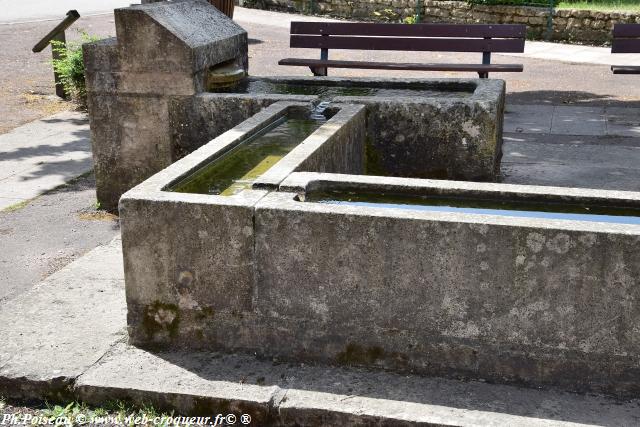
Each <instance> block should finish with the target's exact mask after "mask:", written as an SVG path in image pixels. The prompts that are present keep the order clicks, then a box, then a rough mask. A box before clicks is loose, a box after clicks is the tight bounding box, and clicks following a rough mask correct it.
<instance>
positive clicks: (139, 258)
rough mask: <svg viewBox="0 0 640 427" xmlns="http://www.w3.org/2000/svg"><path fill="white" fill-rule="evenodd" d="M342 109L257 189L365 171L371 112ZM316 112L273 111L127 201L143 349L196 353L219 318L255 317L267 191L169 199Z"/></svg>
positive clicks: (128, 255) (131, 318)
mask: <svg viewBox="0 0 640 427" xmlns="http://www.w3.org/2000/svg"><path fill="white" fill-rule="evenodd" d="M336 108H341V109H340V111H338V112H337V113H336V114H335V115H334V116H333V117H332V118H331V119H329V120H328V121H327V122H326V123H324V124H323V125H322V126H321V127H320V128H319V129H317V131H316V132H315V133H314V134H312V135H311V136H310V137H309V138H307V139H306V140H305V141H304V142H302V143H301V145H299V146H298V147H297V148H295V149H294V150H292V151H291V152H290V153H289V154H288V155H287V156H285V157H284V158H283V159H282V160H281V161H280V162H278V164H277V165H275V166H274V167H273V168H272V169H271V170H270V171H269V172H271V171H272V170H275V172H276V173H274V174H272V175H269V172H267V174H265V175H269V176H267V177H266V178H265V181H264V182H262V181H261V179H260V178H259V179H258V181H260V182H261V185H257V187H260V186H270V187H277V185H278V184H279V183H280V181H281V180H283V179H284V178H286V176H287V175H288V174H290V173H291V172H292V171H293V170H295V169H297V168H300V169H304V168H307V167H318V168H320V169H321V170H327V169H329V170H332V171H336V172H341V171H345V168H358V169H362V165H363V157H364V144H363V140H364V108H363V107H362V106H357V105H344V106H342V107H341V106H336ZM310 109H311V104H307V103H292V102H279V103H274V104H271V105H270V106H268V107H266V108H265V109H263V110H262V111H261V112H260V113H258V114H256V115H254V116H252V117H251V118H250V119H248V120H246V121H244V122H243V123H241V124H240V125H238V126H236V127H234V128H233V129H230V130H229V131H227V132H225V133H224V134H223V135H221V136H219V137H218V138H216V139H214V140H213V141H211V142H210V143H208V144H206V145H205V146H203V147H201V148H200V149H198V150H196V151H195V152H193V153H192V154H190V155H189V156H187V157H185V158H183V159H181V160H180V161H178V162H176V163H174V164H172V165H171V166H170V167H168V168H167V169H165V170H163V171H161V172H159V173H157V174H156V175H154V176H153V177H151V178H149V179H148V180H146V181H145V182H144V183H142V184H140V185H139V186H137V187H135V188H134V189H132V190H130V191H129V192H127V193H126V194H125V195H123V197H122V199H121V201H120V218H121V224H122V236H123V247H124V254H125V272H126V278H127V284H128V285H127V302H128V306H129V311H128V324H129V334H130V337H131V341H132V342H133V343H136V344H139V345H155V344H164V345H170V344H173V345H184V344H185V343H188V342H189V341H191V340H194V345H196V346H203V345H204V346H207V345H208V344H207V342H208V339H209V337H208V335H207V334H208V333H209V332H210V330H209V329H208V326H207V324H208V323H209V322H210V321H213V320H212V319H214V318H215V319H217V318H219V317H221V316H222V317H224V316H225V315H228V317H230V318H238V316H240V317H239V318H241V316H242V315H241V313H249V312H251V310H252V304H253V303H252V295H253V294H254V292H255V289H254V288H255V284H256V282H255V277H254V274H255V268H256V266H255V261H254V246H255V242H254V224H253V212H254V206H255V204H256V203H257V202H258V200H260V198H262V197H263V196H264V195H265V194H266V193H267V192H266V191H265V190H250V191H244V192H241V193H239V194H237V195H234V196H212V195H204V194H186V193H175V192H173V193H172V192H168V191H163V190H165V188H166V187H167V186H168V185H169V184H170V183H172V182H174V181H176V180H177V179H179V178H180V177H183V176H186V175H188V174H189V173H191V172H193V171H194V170H195V169H197V168H198V167H200V166H202V165H204V164H207V163H209V162H210V161H211V159H214V158H215V157H217V156H219V155H220V154H221V153H225V152H226V151H228V150H229V149H230V148H232V147H235V146H236V145H237V144H238V143H240V142H241V141H242V140H243V139H244V138H246V137H247V136H249V135H252V134H253V133H255V132H256V131H257V130H259V129H260V128H262V127H264V126H265V125H266V124H268V123H271V122H273V121H275V120H277V119H278V118H279V117H281V116H283V115H286V114H289V113H297V114H299V113H300V110H303V111H302V112H303V113H306V112H307V111H310ZM293 110H295V111H293ZM325 145H326V147H325ZM327 154H331V155H327ZM280 163H283V164H284V165H283V166H280ZM231 330H232V329H229V332H228V333H231ZM228 333H225V334H224V335H225V337H226V336H227V335H228ZM225 339H226V338H225Z"/></svg>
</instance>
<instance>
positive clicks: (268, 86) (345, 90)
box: [210, 80, 473, 99]
mask: <svg viewBox="0 0 640 427" xmlns="http://www.w3.org/2000/svg"><path fill="white" fill-rule="evenodd" d="M210 91H211V92H215V93H272V94H278V95H315V96H319V97H320V98H322V99H330V98H334V97H337V96H400V97H404V96H419V97H431V98H433V97H435V98H450V97H455V98H460V97H468V96H471V95H472V93H473V88H470V87H467V86H460V87H455V88H453V87H443V88H442V89H428V88H426V87H420V86H418V85H406V84H405V85H396V86H390V87H371V86H363V85H354V84H350V85H348V86H347V85H343V86H340V85H338V84H331V85H330V84H312V83H302V82H296V83H293V82H291V83H279V82H270V81H264V80H243V81H241V82H240V83H238V84H237V85H234V86H228V87H224V88H215V89H214V88H212V89H210Z"/></svg>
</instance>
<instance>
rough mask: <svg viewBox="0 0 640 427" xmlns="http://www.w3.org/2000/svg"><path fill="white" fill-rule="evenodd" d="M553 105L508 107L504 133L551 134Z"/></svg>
mask: <svg viewBox="0 0 640 427" xmlns="http://www.w3.org/2000/svg"><path fill="white" fill-rule="evenodd" d="M554 111H555V107H554V106H553V105H507V107H506V109H505V115H504V131H505V132H516V133H550V132H551V122H552V120H553V113H554Z"/></svg>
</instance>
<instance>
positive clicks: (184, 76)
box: [84, 0, 248, 210]
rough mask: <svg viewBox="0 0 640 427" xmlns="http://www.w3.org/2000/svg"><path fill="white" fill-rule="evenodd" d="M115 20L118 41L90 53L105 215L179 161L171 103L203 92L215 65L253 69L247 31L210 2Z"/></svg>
mask: <svg viewBox="0 0 640 427" xmlns="http://www.w3.org/2000/svg"><path fill="white" fill-rule="evenodd" d="M114 14H115V23H116V35H117V37H115V38H112V39H107V40H101V41H98V42H95V43H88V44H85V45H84V62H85V68H86V80H87V93H88V104H89V118H90V123H91V137H92V144H93V157H94V162H95V174H96V185H97V198H98V202H99V203H100V205H101V206H102V207H103V208H105V209H107V210H116V209H117V206H118V200H119V198H120V196H121V195H122V194H123V193H124V192H125V191H127V190H128V189H130V188H132V187H134V186H135V185H137V184H139V183H140V182H142V181H143V180H145V179H146V178H148V177H149V176H151V175H153V174H154V173H155V172H158V171H160V170H161V169H163V168H165V167H166V166H168V165H170V164H171V163H172V162H173V161H174V160H175V158H176V155H175V153H174V152H175V150H174V147H173V143H172V137H171V134H172V128H171V123H170V120H169V113H168V109H169V105H170V103H171V101H172V99H176V98H183V97H189V96H193V95H195V94H197V93H200V92H204V91H205V90H206V80H207V74H208V72H209V70H210V69H211V68H212V67H215V66H216V65H220V64H228V63H235V64H236V65H238V66H239V67H242V68H244V70H245V71H246V70H247V68H248V59H247V33H246V31H244V30H243V29H242V28H241V27H240V26H238V25H237V24H235V23H234V22H233V21H232V20H230V19H229V18H227V17H226V16H225V15H224V14H222V13H221V12H220V11H218V10H217V9H216V8H215V7H213V6H211V5H210V4H209V3H208V2H206V1H205V0H181V1H173V2H159V3H148V4H141V5H134V6H131V7H127V8H122V9H116V10H115V12H114Z"/></svg>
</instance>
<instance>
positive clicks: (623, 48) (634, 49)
mask: <svg viewBox="0 0 640 427" xmlns="http://www.w3.org/2000/svg"><path fill="white" fill-rule="evenodd" d="M639 26H640V25H639ZM611 53H640V39H613V42H612V43H611Z"/></svg>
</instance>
